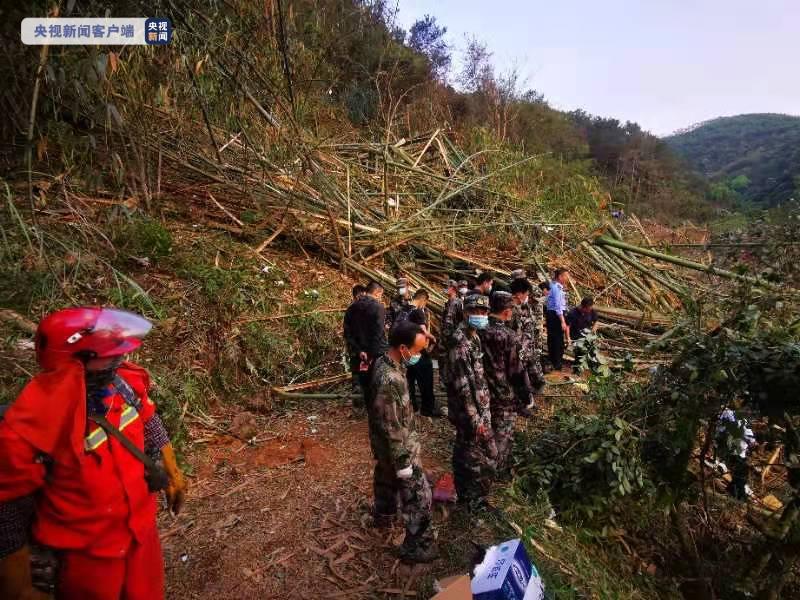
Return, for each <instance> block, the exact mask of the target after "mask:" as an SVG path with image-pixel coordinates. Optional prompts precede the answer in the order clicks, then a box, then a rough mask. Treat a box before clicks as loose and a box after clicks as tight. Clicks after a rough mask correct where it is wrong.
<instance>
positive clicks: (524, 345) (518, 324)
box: [508, 300, 542, 363]
mask: <svg viewBox="0 0 800 600" xmlns="http://www.w3.org/2000/svg"><path fill="white" fill-rule="evenodd" d="M532 302H533V303H536V300H531V301H530V302H528V303H526V304H515V305H514V313H513V315H512V317H511V321H509V323H508V326H509V328H510V329H511V331H513V332H514V333H515V334H516V335H517V338H518V339H519V343H520V356H519V357H520V360H521V361H522V362H523V363H528V362H529V361H531V360H535V359H536V357H537V356H538V353H539V352H540V351H541V347H542V342H541V340H542V338H541V321H542V320H541V317H538V318H537V316H536V312H535V311H536V309H535V308H534V306H533V305H532V304H531V303H532ZM537 304H538V303H537Z"/></svg>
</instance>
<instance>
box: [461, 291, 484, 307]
mask: <svg viewBox="0 0 800 600" xmlns="http://www.w3.org/2000/svg"><path fill="white" fill-rule="evenodd" d="M476 308H485V309H486V310H489V298H488V297H487V296H484V295H483V294H470V295H469V296H467V297H466V298H464V310H471V309H476Z"/></svg>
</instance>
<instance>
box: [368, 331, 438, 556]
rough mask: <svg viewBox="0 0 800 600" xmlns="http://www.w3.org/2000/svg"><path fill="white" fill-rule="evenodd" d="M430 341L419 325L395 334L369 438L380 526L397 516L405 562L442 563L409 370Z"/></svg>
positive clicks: (372, 406) (380, 374)
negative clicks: (402, 533) (432, 526)
mask: <svg viewBox="0 0 800 600" xmlns="http://www.w3.org/2000/svg"><path fill="white" fill-rule="evenodd" d="M426 344H427V339H426V338H425V335H424V334H423V332H422V330H421V329H420V327H419V325H416V324H414V323H411V322H410V321H403V322H400V323H398V324H397V325H396V326H395V327H394V328H393V329H392V331H391V332H390V334H389V350H388V351H387V352H386V354H384V355H382V356H381V357H379V358H378V359H376V361H375V365H374V370H373V373H372V381H371V387H370V391H371V397H370V402H369V403H368V406H367V414H368V416H369V439H370V445H371V447H372V453H373V455H374V457H375V460H376V461H377V462H376V465H375V473H374V478H373V489H374V493H375V507H374V516H375V524H376V526H379V527H382V526H387V525H389V524H390V523H391V520H392V518H393V517H394V515H395V513H396V512H397V497H398V495H399V497H400V511H401V514H402V516H403V521H404V523H405V528H406V537H405V539H404V540H403V545H402V546H401V548H400V558H401V560H403V561H404V562H408V563H416V562H430V561H431V560H433V559H434V558H436V550H435V548H434V546H433V535H432V532H431V530H430V523H431V488H430V484H429V483H428V480H427V479H426V478H425V474H424V472H423V470H422V463H421V462H420V456H419V454H420V444H419V439H418V435H417V431H416V426H415V423H414V409H413V407H412V406H411V400H410V398H409V394H408V384H407V382H406V366H407V365H412V364H416V362H417V360H418V359H419V356H420V353H421V351H422V349H423V348H425V346H426Z"/></svg>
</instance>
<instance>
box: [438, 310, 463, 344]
mask: <svg viewBox="0 0 800 600" xmlns="http://www.w3.org/2000/svg"><path fill="white" fill-rule="evenodd" d="M463 306H464V304H463V302H462V300H461V298H458V297H456V298H448V299H447V302H445V303H444V309H442V327H441V330H440V332H439V348H440V349H441V350H447V349H448V348H449V347H450V339H451V338H452V337H453V334H454V333H455V331H456V329H457V328H458V325H459V323H461V321H463V320H464V308H463Z"/></svg>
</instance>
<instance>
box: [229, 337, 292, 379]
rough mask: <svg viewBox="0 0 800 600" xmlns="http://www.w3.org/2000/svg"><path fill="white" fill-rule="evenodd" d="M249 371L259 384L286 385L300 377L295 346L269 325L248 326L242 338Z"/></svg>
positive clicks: (246, 366) (243, 351)
mask: <svg viewBox="0 0 800 600" xmlns="http://www.w3.org/2000/svg"><path fill="white" fill-rule="evenodd" d="M240 339H241V345H242V353H243V355H244V361H245V368H246V370H247V371H248V372H250V373H251V375H253V376H254V377H256V378H257V379H258V382H264V381H274V382H279V381H286V380H288V379H289V378H290V377H292V376H294V375H296V374H297V367H296V366H295V363H294V362H293V361H292V357H293V354H294V352H293V346H292V344H290V343H287V339H286V336H285V335H282V334H281V332H277V331H274V330H273V328H272V326H271V325H270V324H269V323H248V324H246V325H245V326H244V327H243V328H242V330H241V334H240Z"/></svg>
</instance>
